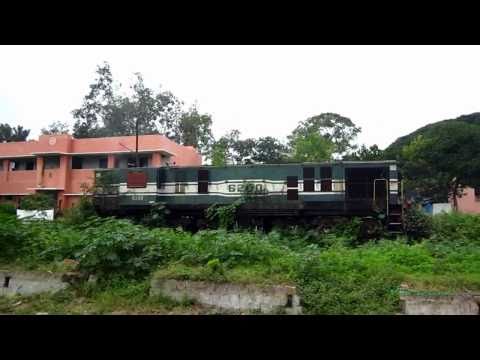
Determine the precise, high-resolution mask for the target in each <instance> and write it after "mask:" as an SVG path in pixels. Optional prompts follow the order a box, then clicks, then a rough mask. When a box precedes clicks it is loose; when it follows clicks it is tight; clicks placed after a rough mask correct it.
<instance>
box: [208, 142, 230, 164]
mask: <svg viewBox="0 0 480 360" xmlns="http://www.w3.org/2000/svg"><path fill="white" fill-rule="evenodd" d="M227 155H228V143H227V142H226V141H225V139H220V140H218V141H215V143H214V144H213V146H212V155H211V157H212V165H213V166H225V165H227Z"/></svg>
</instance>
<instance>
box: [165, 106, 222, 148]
mask: <svg viewBox="0 0 480 360" xmlns="http://www.w3.org/2000/svg"><path fill="white" fill-rule="evenodd" d="M211 128H212V117H211V116H210V115H209V114H201V113H200V112H199V111H198V108H197V105H193V106H192V107H190V109H189V110H188V111H185V112H183V113H182V115H181V116H180V117H179V119H178V121H177V122H176V123H175V131H174V136H173V137H174V140H175V141H177V142H178V143H180V144H183V145H187V146H193V147H195V148H196V149H198V150H199V152H200V153H201V154H202V155H206V156H209V155H210V151H211V148H212V143H213V141H214V138H213V135H212V129H211Z"/></svg>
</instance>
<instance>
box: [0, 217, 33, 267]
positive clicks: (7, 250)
mask: <svg viewBox="0 0 480 360" xmlns="http://www.w3.org/2000/svg"><path fill="white" fill-rule="evenodd" d="M22 229H23V227H22V224H21V222H20V221H19V220H17V218H16V216H14V215H10V214H4V213H0V258H2V259H4V260H5V259H7V260H12V259H13V258H15V257H17V256H19V255H21V252H22V250H23V246H24V244H25V241H26V239H27V237H26V236H25V233H24V232H23V231H22Z"/></svg>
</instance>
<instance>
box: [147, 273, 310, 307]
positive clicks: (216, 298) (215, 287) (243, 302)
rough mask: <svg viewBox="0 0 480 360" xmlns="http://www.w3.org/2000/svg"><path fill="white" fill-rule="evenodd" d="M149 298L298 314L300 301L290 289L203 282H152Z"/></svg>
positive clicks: (160, 280) (291, 287)
mask: <svg viewBox="0 0 480 360" xmlns="http://www.w3.org/2000/svg"><path fill="white" fill-rule="evenodd" d="M150 295H152V296H155V295H163V296H167V297H170V298H172V299H174V300H177V301H182V300H185V299H191V300H194V301H196V302H198V303H200V304H203V305H210V306H215V307H218V308H221V309H230V310H249V311H259V312H261V313H286V314H292V315H296V314H301V312H302V308H301V306H300V298H299V297H298V295H297V293H296V288H295V287H293V286H283V285H277V286H259V285H254V284H234V283H213V282H206V281H190V280H173V279H155V278H154V279H153V280H152V282H151V287H150Z"/></svg>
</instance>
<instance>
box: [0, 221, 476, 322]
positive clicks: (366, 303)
mask: <svg viewBox="0 0 480 360" xmlns="http://www.w3.org/2000/svg"><path fill="white" fill-rule="evenodd" d="M423 223H426V222H425V221H423V220H422V221H417V222H416V224H417V225H416V226H417V227H418V224H423ZM352 224H353V225H352V226H344V225H343V226H342V227H341V228H340V227H339V228H336V229H333V230H331V231H330V232H325V233H316V232H312V231H304V230H292V231H288V232H281V231H272V232H270V233H269V234H264V233H260V232H246V231H242V232H240V231H239V232H236V231H230V232H229V231H225V230H210V231H202V232H199V233H196V234H190V233H187V232H184V231H181V230H178V229H167V228H156V229H149V228H147V227H144V226H141V225H136V224H134V223H132V222H131V221H128V220H120V219H115V218H96V217H90V218H87V219H82V221H72V219H71V218H68V216H67V217H66V218H63V219H58V220H56V221H54V222H41V221H40V222H38V221H37V222H31V223H26V222H19V221H18V220H17V219H15V217H14V216H13V215H11V214H8V213H0V249H2V250H1V253H0V257H1V261H2V263H3V264H5V265H4V266H1V267H2V268H5V267H8V268H12V267H17V268H22V269H31V270H33V269H35V270H50V271H65V270H66V269H65V266H66V265H65V263H63V260H64V259H74V260H76V261H78V269H79V270H81V271H83V272H85V273H87V274H88V273H94V274H96V275H98V277H99V279H100V285H96V286H94V287H93V288H91V286H90V285H88V284H86V285H85V286H82V287H80V288H79V289H71V290H67V291H65V292H62V293H60V294H57V295H39V296H36V297H33V298H31V299H21V300H18V299H1V300H0V312H1V313H9V312H13V313H21V312H26V313H35V312H49V313H83V312H87V313H116V312H122V311H123V312H127V313H169V312H171V311H175V312H177V311H178V312H180V313H182V312H183V311H185V312H186V313H188V312H189V311H191V310H188V309H187V308H186V307H185V304H183V305H178V304H176V305H174V306H173V307H172V305H171V304H170V305H168V304H166V303H168V301H167V300H165V299H163V300H162V299H160V300H159V299H152V298H150V297H149V296H148V283H149V279H150V278H151V276H158V277H172V278H182V279H192V280H209V281H220V282H222V281H235V282H254V283H258V284H277V283H284V284H294V285H296V286H297V287H298V289H299V292H300V295H301V296H302V298H303V301H304V304H303V305H304V308H305V311H306V312H307V313H313V314H394V313H397V312H399V310H400V309H399V286H400V285H401V284H402V283H407V284H409V285H410V287H411V288H415V289H418V290H422V291H443V292H452V291H465V290H468V291H479V290H480V217H478V216H474V215H461V214H451V215H438V216H435V217H434V218H433V221H429V222H428V227H429V229H428V234H429V237H428V238H427V239H419V238H418V236H416V235H415V234H413V235H415V236H413V235H412V236H411V237H410V238H399V239H396V240H386V239H383V240H380V241H377V242H370V243H366V244H363V245H360V246H354V245H353V244H355V243H356V242H355V241H354V235H353V234H354V231H353V230H354V229H355V226H354V224H355V222H352ZM422 226H423V225H422ZM412 229H413V227H412ZM423 230H424V229H417V228H415V231H418V232H420V233H426V232H425V231H423ZM89 286H90V288H89ZM87 290H88V291H87ZM14 300H16V302H15V301H14ZM18 301H22V304H21V305H17V306H13V304H15V303H18ZM182 306H183V307H182ZM173 308H174V309H175V310H171V309H173ZM190 308H192V307H191V306H190Z"/></svg>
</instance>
